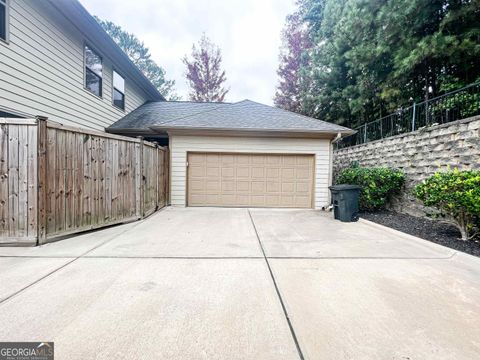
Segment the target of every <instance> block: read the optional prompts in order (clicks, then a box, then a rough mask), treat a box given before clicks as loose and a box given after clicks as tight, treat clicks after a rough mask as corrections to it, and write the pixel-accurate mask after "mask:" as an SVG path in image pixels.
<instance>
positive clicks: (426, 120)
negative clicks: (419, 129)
mask: <svg viewBox="0 0 480 360" xmlns="http://www.w3.org/2000/svg"><path fill="white" fill-rule="evenodd" d="M425 126H428V99H427V100H425Z"/></svg>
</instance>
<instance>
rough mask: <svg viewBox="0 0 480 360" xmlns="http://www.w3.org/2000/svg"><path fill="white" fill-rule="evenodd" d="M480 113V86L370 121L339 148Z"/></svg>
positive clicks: (429, 100)
mask: <svg viewBox="0 0 480 360" xmlns="http://www.w3.org/2000/svg"><path fill="white" fill-rule="evenodd" d="M479 114H480V83H475V84H471V85H468V86H466V87H464V88H462V89H458V90H455V91H452V92H449V93H447V94H444V95H441V96H437V97H435V98H432V99H428V100H425V101H423V102H421V103H418V104H413V105H412V106H409V107H406V108H400V109H398V110H397V111H396V112H395V113H393V114H390V115H387V116H385V117H383V118H381V119H378V120H375V121H371V122H368V123H366V124H364V125H362V126H359V127H358V128H355V129H354V130H356V131H357V132H356V133H355V134H353V135H351V136H348V137H345V138H344V139H342V140H341V141H339V142H337V144H336V147H337V149H341V148H345V147H349V146H354V145H359V144H364V143H367V142H370V141H374V140H379V139H383V138H387V137H390V136H394V135H399V134H405V133H408V132H411V131H415V130H418V129H421V128H424V127H427V126H432V125H437V124H445V123H448V122H451V121H455V120H460V119H464V118H467V117H470V116H475V115H479Z"/></svg>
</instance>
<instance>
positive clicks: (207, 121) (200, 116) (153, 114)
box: [107, 100, 353, 135]
mask: <svg viewBox="0 0 480 360" xmlns="http://www.w3.org/2000/svg"><path fill="white" fill-rule="evenodd" d="M128 129H130V130H137V131H138V130H146V131H148V130H153V131H154V132H156V133H158V132H168V131H172V130H203V131H207V130H210V131H246V132H251V131H260V132H307V133H324V134H337V133H342V134H344V135H347V134H351V133H353V131H352V130H351V129H348V128H346V127H343V126H339V125H336V124H332V123H329V122H326V121H322V120H318V119H314V118H311V117H307V116H303V115H300V114H296V113H293V112H290V111H286V110H283V109H279V108H276V107H272V106H268V105H264V104H260V103H257V102H254V101H251V100H243V101H240V102H237V103H196V102H182V101H180V102H168V101H162V102H153V103H147V104H145V105H143V106H141V107H139V108H138V109H136V110H134V111H132V112H131V113H130V114H128V115H126V116H125V117H124V118H122V119H120V120H119V121H117V122H116V123H114V124H113V125H111V126H110V127H109V128H108V129H107V130H108V131H110V132H122V131H124V130H128Z"/></svg>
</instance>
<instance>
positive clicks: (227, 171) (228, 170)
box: [222, 167, 235, 177]
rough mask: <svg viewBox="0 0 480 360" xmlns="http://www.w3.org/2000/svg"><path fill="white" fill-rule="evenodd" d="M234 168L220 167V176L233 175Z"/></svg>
mask: <svg viewBox="0 0 480 360" xmlns="http://www.w3.org/2000/svg"><path fill="white" fill-rule="evenodd" d="M234 176H235V169H234V168H233V167H222V177H234Z"/></svg>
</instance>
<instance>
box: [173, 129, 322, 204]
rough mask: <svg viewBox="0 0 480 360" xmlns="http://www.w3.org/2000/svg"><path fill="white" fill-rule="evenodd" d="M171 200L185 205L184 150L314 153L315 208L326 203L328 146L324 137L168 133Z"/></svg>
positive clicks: (185, 166) (185, 158) (185, 161)
mask: <svg viewBox="0 0 480 360" xmlns="http://www.w3.org/2000/svg"><path fill="white" fill-rule="evenodd" d="M169 147H170V154H171V155H170V156H171V158H170V164H171V174H170V200H171V204H172V205H173V206H185V204H186V188H187V186H186V178H187V171H186V170H187V152H188V151H198V152H239V153H264V154H265V153H273V154H275V153H276V154H312V155H314V156H315V179H314V183H315V189H314V199H315V208H316V209H320V208H322V207H323V206H325V205H328V204H329V190H328V186H329V185H330V183H331V173H330V172H331V165H330V164H331V162H330V159H331V146H330V140H325V139H293V138H292V139H291V138H247V137H217V136H180V135H172V136H170V145H169Z"/></svg>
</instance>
